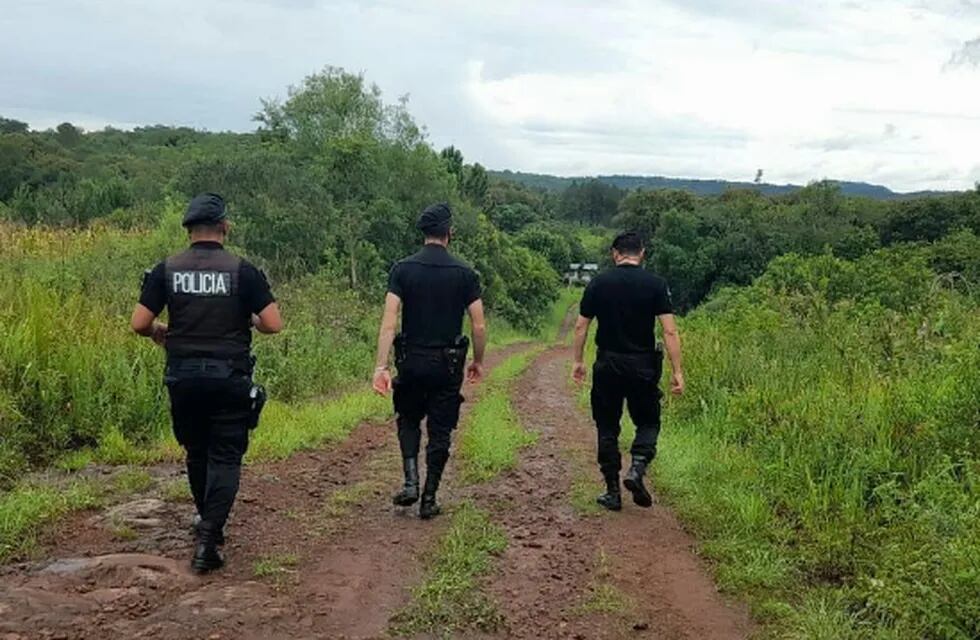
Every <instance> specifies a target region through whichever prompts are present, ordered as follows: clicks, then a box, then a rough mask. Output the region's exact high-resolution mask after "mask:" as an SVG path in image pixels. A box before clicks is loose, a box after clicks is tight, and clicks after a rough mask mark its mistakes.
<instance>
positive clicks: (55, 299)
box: [0, 68, 980, 640]
mask: <svg viewBox="0 0 980 640" xmlns="http://www.w3.org/2000/svg"><path fill="white" fill-rule="evenodd" d="M409 106H410V105H409V103H408V102H407V101H406V100H395V101H388V100H386V99H385V97H384V95H383V94H382V92H381V90H380V89H379V88H378V87H376V86H374V85H372V84H370V83H369V82H368V81H367V80H365V78H364V76H363V75H359V74H352V73H349V72H347V71H344V70H342V69H338V68H326V69H324V70H323V71H322V72H320V73H317V74H314V75H311V76H309V77H307V78H306V79H304V80H303V81H302V82H301V83H300V84H298V85H296V86H294V87H291V88H290V89H289V90H288V94H287V96H286V97H285V98H282V99H267V100H263V101H262V102H261V108H260V109H259V111H258V112H257V113H256V114H255V122H256V128H255V130H254V131H253V132H250V133H227V132H226V133H215V132H207V131H199V130H194V129H191V128H185V127H171V126H162V125H155V126H147V127H140V128H136V129H134V130H132V131H123V130H116V129H112V128H107V129H105V130H100V131H90V132H89V131H83V130H81V129H80V128H78V127H76V126H74V125H72V124H71V123H64V124H61V125H59V126H58V127H57V128H56V129H53V130H46V131H34V130H30V129H29V127H28V125H27V124H25V123H23V122H18V121H16V120H12V119H6V118H0V299H2V300H3V304H2V305H0V513H3V514H4V516H5V519H4V524H3V525H2V526H0V559H3V560H6V559H10V558H17V557H21V556H22V555H23V554H24V553H27V551H26V547H23V546H22V542H21V540H22V539H23V538H24V537H25V536H27V535H28V534H29V533H30V532H36V530H37V529H38V527H40V526H41V525H42V524H43V523H45V522H50V521H52V520H53V519H54V518H56V517H58V516H59V515H61V514H63V513H64V512H66V511H69V510H71V509H75V508H79V506H82V507H84V506H85V505H86V504H88V503H87V502H86V501H85V500H81V501H80V502H79V504H78V505H73V504H72V503H71V497H70V495H69V494H65V496H67V497H65V496H63V497H62V502H61V503H59V504H56V505H54V506H52V504H48V503H46V504H45V505H40V506H39V505H38V504H35V503H31V502H30V500H29V499H28V498H25V497H24V496H27V495H29V493H30V491H35V490H37V487H36V486H34V485H30V483H28V484H27V485H25V483H24V481H23V478H25V476H27V475H28V474H31V473H37V472H40V471H43V470H45V469H60V470H63V471H65V470H67V471H76V470H78V469H82V468H84V467H86V466H87V465H91V464H106V465H113V464H137V465H139V464H149V463H153V462H155V461H159V460H167V459H173V457H174V443H173V442H172V441H171V440H170V439H169V438H170V436H169V435H168V416H167V407H166V403H165V399H164V396H165V393H164V391H163V389H162V387H161V385H160V367H161V356H160V355H159V353H158V351H157V350H156V349H155V348H154V347H153V346H152V345H151V344H148V341H140V340H137V339H136V338H135V337H133V336H132V335H131V334H130V333H129V330H128V325H127V318H128V314H129V312H130V311H131V309H132V305H133V303H134V302H135V300H136V299H137V296H138V290H139V283H140V278H141V275H142V273H143V270H144V269H146V268H149V267H151V266H152V265H153V264H154V263H156V262H157V261H159V260H160V259H162V258H163V257H164V256H165V255H167V253H168V252H172V251H174V250H176V249H178V248H179V247H181V246H182V245H183V244H184V243H185V241H186V238H185V235H184V231H183V230H182V229H181V227H180V216H181V215H182V212H183V208H184V207H185V206H186V202H187V201H188V200H189V199H190V198H191V197H192V196H193V195H195V194H197V193H199V192H202V191H215V192H218V193H221V194H222V195H223V196H224V197H225V198H226V199H227V201H228V202H229V207H230V212H231V218H232V220H233V224H234V227H233V231H232V236H231V243H232V245H233V247H234V248H235V249H236V250H238V251H240V252H242V253H243V254H244V255H246V256H248V257H249V258H250V259H251V260H253V261H255V262H256V263H257V264H259V265H260V266H261V267H262V268H263V269H264V270H265V271H266V272H267V273H268V274H269V276H270V279H271V281H272V283H273V288H274V290H275V292H276V294H277V296H278V298H279V300H280V302H281V304H282V307H283V313H284V316H285V319H286V325H287V329H286V331H285V332H284V335H283V336H281V338H282V339H279V340H264V339H263V340H259V341H257V345H256V351H257V355H258V358H259V362H260V365H259V372H258V375H259V377H261V378H262V379H263V381H264V382H266V383H267V385H268V387H269V389H270V392H271V394H272V396H273V397H274V398H275V403H274V404H273V406H272V407H271V411H270V417H269V420H270V426H269V427H268V432H269V433H278V434H279V436H280V437H278V438H277V439H275V440H272V439H271V437H270V436H266V437H270V440H269V441H266V442H262V441H259V442H258V443H257V444H256V447H257V448H258V449H257V450H258V451H259V452H260V453H258V454H256V455H265V454H268V455H271V456H279V457H284V456H286V455H288V454H289V453H291V452H292V450H293V449H295V448H300V447H304V446H312V445H314V444H316V443H318V442H320V441H322V438H321V437H320V436H319V435H315V434H314V435H312V436H311V435H310V433H308V432H310V431H311V430H314V431H315V430H316V429H321V430H322V429H332V428H333V427H332V426H323V425H324V424H326V422H325V421H329V420H332V419H333V418H329V417H324V416H327V414H325V413H324V414H321V412H320V411H321V409H320V408H321V407H323V406H325V405H324V404H323V403H324V402H327V404H328V405H329V401H330V400H331V399H336V398H344V400H343V401H342V402H338V403H337V405H336V407H337V409H336V410H337V411H338V412H344V413H343V415H344V416H345V417H343V418H342V420H345V421H347V422H353V423H356V422H358V421H359V420H361V419H366V418H368V417H372V416H373V417H377V416H379V415H384V412H385V410H386V409H385V408H384V407H381V406H380V405H379V404H378V402H377V401H376V400H375V399H370V398H369V396H368V395H367V394H365V393H364V392H363V391H364V390H365V389H366V380H367V378H368V376H369V374H370V372H371V367H372V362H371V358H372V349H373V346H374V345H373V340H374V338H375V335H376V333H375V332H376V329H377V321H378V319H379V317H380V311H381V300H382V297H383V292H384V287H385V284H386V278H387V273H388V271H389V269H390V268H391V266H392V264H394V262H395V261H397V260H398V259H400V258H401V257H404V256H405V255H408V254H409V253H412V252H413V251H414V250H415V247H416V246H417V245H418V243H419V240H420V238H419V237H418V234H417V232H416V231H415V228H414V221H415V218H416V216H417V215H418V213H419V211H421V209H422V208H423V207H425V206H426V205H428V204H431V203H433V202H440V201H445V202H449V203H450V204H451V206H452V208H453V210H454V212H455V235H454V238H453V244H452V248H453V250H454V251H456V252H457V253H458V254H459V255H460V256H461V257H462V258H463V259H465V260H466V261H467V262H469V263H470V264H472V265H473V266H474V267H475V268H476V270H477V271H478V273H479V274H480V278H481V281H482V285H483V288H484V294H485V300H486V303H487V306H488V309H489V312H490V332H491V341H492V343H493V344H494V345H498V346H502V345H505V344H515V343H520V342H524V341H534V340H539V341H540V340H542V336H548V339H549V340H550V339H551V337H552V336H551V334H553V333H554V332H555V331H556V330H557V326H558V325H559V324H560V322H561V318H562V316H563V315H564V312H565V311H566V310H568V308H569V307H568V305H569V304H570V303H572V302H573V301H575V299H576V297H577V295H578V292H577V291H571V292H569V291H566V290H564V288H563V286H562V275H563V273H564V271H565V270H566V268H567V265H568V264H569V263H572V262H583V261H588V262H599V263H601V264H602V265H603V266H608V265H609V264H610V262H609V260H610V259H609V256H608V248H609V242H610V240H611V238H612V237H613V235H614V233H615V232H616V231H617V230H624V229H629V230H635V231H638V232H640V233H641V234H642V235H643V236H644V237H645V238H646V240H647V243H648V247H649V248H648V256H647V261H646V266H647V268H649V269H651V270H653V271H656V272H657V273H659V274H660V275H662V276H663V277H665V278H666V279H667V280H668V282H669V283H670V287H671V291H672V295H673V301H674V304H675V306H676V308H677V311H678V313H679V314H680V315H681V316H682V318H681V322H680V324H681V332H682V337H683V339H684V344H685V354H686V358H687V361H688V365H687V366H688V380H689V384H690V387H691V388H690V390H689V392H688V394H687V395H686V396H685V397H684V398H681V399H677V400H672V401H670V402H668V403H667V405H666V409H665V427H664V435H663V439H662V444H661V449H662V456H661V458H660V460H659V461H658V463H657V467H656V477H657V483H658V489H660V490H662V491H663V493H664V494H665V496H666V498H667V500H668V501H669V502H670V504H671V505H672V506H673V507H674V508H675V509H676V510H677V512H678V514H679V515H680V516H681V518H682V519H683V520H684V522H685V523H686V524H687V525H688V526H690V527H691V529H692V530H693V531H694V532H695V533H696V534H697V536H698V538H699V540H700V541H701V542H702V543H703V547H704V555H705V557H706V558H708V559H709V560H710V561H711V562H712V563H713V565H712V566H713V567H714V571H715V575H716V577H717V579H718V583H719V584H720V586H721V587H722V588H723V589H724V590H725V591H726V592H729V593H732V594H735V595H737V596H738V597H740V598H742V599H744V600H745V601H747V602H748V603H749V604H750V606H751V608H752V613H753V616H754V618H755V619H756V620H758V621H760V622H761V623H762V625H763V626H764V627H765V628H766V629H770V630H772V634H773V637H794V638H796V637H798V638H828V639H830V638H876V639H894V638H944V639H946V638H948V639H954V638H955V639H960V638H961V639H964V640H966V639H968V638H976V637H978V636H980V560H978V559H980V538H978V536H977V534H976V532H977V530H978V527H980V185H977V187H976V189H974V190H970V191H964V192H958V193H946V194H931V195H928V196H922V197H905V198H902V197H898V198H890V199H886V200H882V199H872V198H866V197H855V196H846V195H844V194H843V193H842V192H841V188H840V186H839V185H837V184H835V183H832V182H828V181H816V182H813V183H811V184H809V185H807V186H806V187H804V188H802V189H799V190H797V191H793V192H789V193H780V194H775V195H767V194H763V193H759V192H756V191H754V190H751V189H729V190H726V191H724V192H723V193H721V194H719V195H697V194H695V193H693V192H691V191H687V190H682V189H646V188H634V189H625V188H620V187H617V186H615V185H612V184H608V183H606V182H603V181H600V180H596V179H582V180H573V181H570V182H569V183H568V184H567V185H565V186H563V188H562V189H561V190H546V189H543V188H535V187H530V186H527V185H524V184H521V183H520V182H518V181H511V180H509V179H507V176H506V174H498V173H491V172H488V170H487V169H486V168H485V167H483V166H481V165H480V164H479V163H477V162H468V161H467V159H466V157H465V155H464V150H460V149H457V148H454V147H448V148H445V149H441V150H440V149H436V148H434V147H433V146H432V145H431V143H430V142H429V140H428V137H427V133H426V130H425V128H424V127H423V126H422V125H421V124H420V123H417V122H416V121H415V120H414V119H413V117H412V116H411V113H410V110H409ZM556 309H557V311H556ZM344 402H347V403H348V404H343V403H344ZM330 406H332V405H330ZM314 413H315V414H316V415H317V417H312V415H313V414H314ZM331 415H332V414H331ZM308 422H309V423H312V426H308V425H306V423H308ZM331 424H332V423H331ZM345 424H346V422H345ZM344 428H351V427H344ZM277 430H278V431H277ZM263 452H264V453H263ZM43 495H44V496H46V497H45V500H49V499H50V493H48V494H43ZM71 495H74V494H71ZM25 505H26V506H25ZM32 535H33V534H32ZM12 540H17V541H18V542H12Z"/></svg>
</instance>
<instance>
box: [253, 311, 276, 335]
mask: <svg viewBox="0 0 980 640" xmlns="http://www.w3.org/2000/svg"><path fill="white" fill-rule="evenodd" d="M252 326H253V327H255V330H256V331H258V332H259V333H277V332H276V331H273V330H272V328H271V327H268V326H266V324H265V323H264V322H262V318H260V317H259V316H258V315H257V314H254V313H253V314H252Z"/></svg>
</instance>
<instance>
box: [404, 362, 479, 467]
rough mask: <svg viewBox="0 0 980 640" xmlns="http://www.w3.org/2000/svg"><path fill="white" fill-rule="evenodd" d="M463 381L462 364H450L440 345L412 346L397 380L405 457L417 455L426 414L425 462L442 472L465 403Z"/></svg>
mask: <svg viewBox="0 0 980 640" xmlns="http://www.w3.org/2000/svg"><path fill="white" fill-rule="evenodd" d="M454 369H458V370H454ZM462 385H463V368H462V365H459V366H458V367H451V366H450V363H449V360H448V358H447V357H446V356H445V354H444V353H443V351H442V350H439V349H426V350H413V349H411V348H409V349H408V350H407V353H406V354H405V356H404V359H403V360H402V361H400V362H399V364H398V377H397V378H395V382H394V404H395V413H396V414H397V421H398V443H399V445H400V446H401V451H402V457H403V458H415V457H417V456H418V454H419V447H420V445H421V441H422V419H423V418H425V419H426V423H425V424H426V429H427V431H428V433H429V442H428V444H427V445H426V447H425V463H426V467H427V469H428V472H429V473H435V474H437V475H438V474H441V473H442V470H443V469H444V468H445V466H446V462H447V461H448V460H449V445H450V442H451V436H452V432H453V429H455V428H456V425H457V423H459V407H460V405H461V404H462V403H463V396H462V395H460V393H459V391H460V388H461V387H462Z"/></svg>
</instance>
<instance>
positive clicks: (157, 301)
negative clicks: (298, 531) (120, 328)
mask: <svg viewBox="0 0 980 640" xmlns="http://www.w3.org/2000/svg"><path fill="white" fill-rule="evenodd" d="M184 226H185V227H186V228H187V229H188V233H189V235H190V241H191V246H190V248H189V249H187V250H186V251H184V252H182V253H179V254H177V255H174V256H170V257H169V258H167V259H166V260H164V261H163V262H161V263H159V264H158V265H156V266H155V267H154V268H153V269H151V270H150V271H148V272H147V273H146V275H145V277H144V279H143V286H142V291H141V293H140V300H139V303H138V304H137V305H136V308H135V309H134V311H133V318H132V327H133V329H134V330H135V331H136V332H137V333H139V334H140V335H144V336H147V337H150V338H152V339H153V340H154V341H155V342H157V343H158V344H160V345H162V346H163V347H164V348H165V349H166V353H167V362H166V368H165V374H164V382H165V383H166V386H167V391H168V393H169V395H170V412H171V417H172V420H173V430H174V435H175V436H176V438H177V441H178V442H179V443H180V444H181V446H182V447H183V448H184V450H185V451H186V454H187V477H188V481H189V483H190V486H191V493H192V494H193V496H194V504H195V507H196V509H197V514H196V516H195V519H194V520H195V534H196V536H197V545H196V548H195V551H194V557H193V559H192V561H191V564H192V566H193V568H194V569H195V570H197V571H199V572H206V571H211V570H213V569H217V568H219V567H221V566H222V564H223V563H224V560H223V558H222V556H221V554H220V553H219V551H218V547H220V546H221V545H222V544H224V526H225V523H226V521H227V520H228V515H229V513H230V512H231V508H232V505H233V504H234V502H235V496H236V495H237V493H238V485H239V480H240V477H241V463H242V457H243V456H244V455H245V451H246V449H247V448H248V439H249V431H250V430H251V429H253V428H255V427H256V426H257V424H258V417H259V415H258V414H259V413H260V411H261V409H262V405H263V404H264V402H265V393H264V390H262V388H261V387H260V386H258V385H256V384H254V382H253V380H252V371H253V369H254V365H255V360H254V358H253V357H252V355H251V345H252V329H253V328H254V329H257V330H258V331H260V332H262V333H278V332H279V331H280V330H281V328H282V318H281V317H280V314H279V307H278V305H277V304H276V302H275V298H274V297H273V295H272V292H271V290H270V288H269V283H268V281H267V280H266V278H265V276H264V275H263V274H262V272H261V271H259V270H258V269H256V268H255V267H254V266H253V265H252V264H250V263H249V262H247V261H245V260H242V259H241V258H239V257H238V256H235V255H233V254H231V253H229V252H228V251H225V249H224V240H225V238H226V236H227V234H228V231H229V228H230V225H229V223H228V219H227V209H226V207H225V203H224V200H223V199H222V198H221V196H219V195H217V194H213V193H205V194H201V195H200V196H197V197H196V198H194V199H193V200H192V201H191V203H190V205H189V206H188V208H187V213H186V214H185V216H184ZM164 309H166V310H167V312H168V314H169V324H168V325H167V324H163V323H161V322H159V321H158V320H157V319H156V318H157V316H159V315H160V313H162V312H163V310H164Z"/></svg>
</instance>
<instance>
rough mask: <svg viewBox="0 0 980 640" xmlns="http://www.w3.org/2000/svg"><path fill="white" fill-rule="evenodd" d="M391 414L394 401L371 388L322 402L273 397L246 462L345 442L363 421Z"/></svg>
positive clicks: (255, 435) (254, 437)
mask: <svg viewBox="0 0 980 640" xmlns="http://www.w3.org/2000/svg"><path fill="white" fill-rule="evenodd" d="M390 415H391V401H390V400H388V399H386V398H383V397H381V396H378V395H377V394H375V393H373V392H371V391H358V392H353V393H350V394H347V395H345V396H341V397H340V398H337V399H336V400H332V401H330V402H322V403H321V402H310V403H304V404H300V405H290V404H286V403H283V402H277V401H275V400H273V401H271V402H269V404H268V405H266V408H265V410H264V411H263V413H262V420H261V423H260V424H259V427H258V428H257V429H256V430H255V431H253V432H252V439H251V442H250V443H249V450H248V455H247V456H246V461H247V462H259V461H264V460H282V459H284V458H287V457H288V456H289V455H290V454H292V453H294V452H296V451H300V450H303V449H314V448H316V447H320V446H323V445H326V444H331V443H334V442H338V441H341V440H343V439H344V438H346V437H347V436H348V435H349V434H350V432H351V431H353V430H354V427H356V426H357V425H359V424H361V423H362V422H365V421H370V420H381V419H384V418H387V417H388V416H390Z"/></svg>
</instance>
